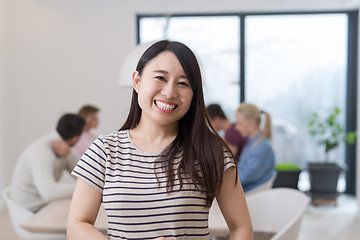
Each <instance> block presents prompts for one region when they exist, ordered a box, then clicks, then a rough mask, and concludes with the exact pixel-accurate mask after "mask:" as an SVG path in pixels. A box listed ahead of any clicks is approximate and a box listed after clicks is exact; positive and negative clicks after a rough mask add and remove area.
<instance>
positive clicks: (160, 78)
mask: <svg viewBox="0 0 360 240" xmlns="http://www.w3.org/2000/svg"><path fill="white" fill-rule="evenodd" d="M155 78H156V79H158V80H160V81H165V80H166V79H165V78H164V77H163V76H156V77H155Z"/></svg>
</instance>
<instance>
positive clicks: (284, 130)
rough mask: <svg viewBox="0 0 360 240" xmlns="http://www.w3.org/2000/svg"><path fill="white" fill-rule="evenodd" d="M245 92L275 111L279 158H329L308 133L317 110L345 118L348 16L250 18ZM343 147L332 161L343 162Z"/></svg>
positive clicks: (297, 160)
mask: <svg viewBox="0 0 360 240" xmlns="http://www.w3.org/2000/svg"><path fill="white" fill-rule="evenodd" d="M245 24H246V26H245V30H246V33H245V37H246V39H245V49H246V59H245V66H246V67H245V74H246V76H245V83H246V86H245V92H246V94H245V96H246V101H248V102H253V103H255V104H257V105H258V106H260V108H262V109H263V110H265V111H268V112H269V113H271V114H272V117H273V126H274V139H273V144H274V148H275V152H276V158H277V162H294V163H298V164H300V165H301V166H302V167H304V166H305V164H306V163H307V162H308V161H309V160H310V161H311V160H313V161H315V160H321V159H324V158H325V156H324V149H321V148H319V146H318V145H317V143H316V142H315V141H314V139H313V138H312V137H310V136H309V134H308V128H307V120H308V117H309V115H310V114H311V113H312V112H315V111H320V114H321V113H324V112H327V111H328V110H330V109H331V108H333V107H339V108H340V110H341V111H342V112H341V121H342V122H344V116H345V86H346V56H347V53H346V51H347V15H345V14H306V15H277V16H274V15H271V16H248V17H246V20H245ZM344 156H345V155H344V147H343V146H341V147H340V149H339V150H334V151H333V152H332V153H331V155H330V159H333V160H335V161H338V162H343V161H344V158H345V157H344Z"/></svg>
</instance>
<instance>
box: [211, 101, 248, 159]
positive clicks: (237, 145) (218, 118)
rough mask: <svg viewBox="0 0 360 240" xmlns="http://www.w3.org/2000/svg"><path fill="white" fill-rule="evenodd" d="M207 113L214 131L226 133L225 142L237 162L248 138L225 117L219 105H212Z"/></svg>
mask: <svg viewBox="0 0 360 240" xmlns="http://www.w3.org/2000/svg"><path fill="white" fill-rule="evenodd" d="M206 110H207V113H208V115H209V118H210V123H211V125H212V126H213V127H214V129H215V130H216V131H217V132H219V131H224V136H223V137H224V140H225V142H226V143H227V144H228V146H229V148H230V149H231V152H232V153H233V155H234V157H235V160H236V161H238V160H239V156H240V154H241V152H242V150H243V148H244V146H245V144H246V141H247V138H246V137H244V136H242V135H241V133H240V132H239V131H238V130H237V129H236V126H235V125H236V124H235V123H232V122H231V121H230V120H229V119H228V118H227V117H226V115H225V113H224V111H223V110H222V108H221V107H220V105H219V104H210V105H209V106H208V107H207V108H206Z"/></svg>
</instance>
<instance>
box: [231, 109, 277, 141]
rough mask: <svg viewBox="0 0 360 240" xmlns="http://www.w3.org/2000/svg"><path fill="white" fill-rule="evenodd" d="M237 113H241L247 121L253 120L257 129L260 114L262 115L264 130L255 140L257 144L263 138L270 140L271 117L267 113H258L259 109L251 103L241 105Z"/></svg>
mask: <svg viewBox="0 0 360 240" xmlns="http://www.w3.org/2000/svg"><path fill="white" fill-rule="evenodd" d="M237 112H238V113H241V114H243V115H244V117H245V118H246V119H248V120H250V119H254V120H255V123H256V125H257V126H258V127H260V123H261V114H262V113H263V114H264V115H265V125H264V128H263V129H262V131H261V136H260V138H259V139H258V140H257V142H260V141H261V140H263V139H264V138H268V139H270V140H271V139H272V130H271V116H270V114H269V113H267V112H264V111H260V109H259V108H258V107H257V106H255V105H254V104H251V103H245V102H243V103H241V104H240V106H239V108H238V109H237Z"/></svg>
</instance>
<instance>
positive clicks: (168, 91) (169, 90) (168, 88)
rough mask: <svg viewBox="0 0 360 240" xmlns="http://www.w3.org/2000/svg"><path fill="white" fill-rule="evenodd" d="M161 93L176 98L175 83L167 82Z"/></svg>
mask: <svg viewBox="0 0 360 240" xmlns="http://www.w3.org/2000/svg"><path fill="white" fill-rule="evenodd" d="M161 94H162V95H163V96H165V97H167V98H169V99H173V98H177V95H178V94H177V88H176V84H172V83H167V84H166V85H165V86H164V88H163V89H162V90H161Z"/></svg>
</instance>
